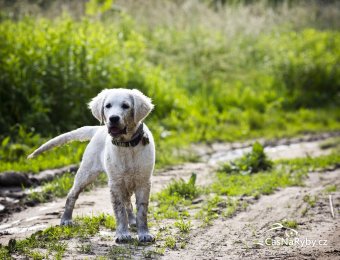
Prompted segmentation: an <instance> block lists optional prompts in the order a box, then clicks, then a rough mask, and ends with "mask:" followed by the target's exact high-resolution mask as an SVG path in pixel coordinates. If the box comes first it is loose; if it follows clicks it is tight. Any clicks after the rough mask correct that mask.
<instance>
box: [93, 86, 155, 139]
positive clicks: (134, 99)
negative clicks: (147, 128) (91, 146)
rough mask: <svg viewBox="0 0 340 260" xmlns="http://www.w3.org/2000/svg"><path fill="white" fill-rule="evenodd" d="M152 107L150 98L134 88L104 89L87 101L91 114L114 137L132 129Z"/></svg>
mask: <svg viewBox="0 0 340 260" xmlns="http://www.w3.org/2000/svg"><path fill="white" fill-rule="evenodd" d="M153 107H154V106H153V104H152V102H151V99H150V98H148V97H146V96H145V95H144V94H143V93H142V92H140V91H139V90H136V89H132V90H130V89H104V90H103V91H102V92H100V93H99V94H98V95H97V96H96V97H94V98H93V99H92V101H91V102H90V103H89V108H90V109H91V111H92V114H93V116H94V117H95V118H97V119H98V120H99V122H101V123H102V124H105V125H106V126H107V128H108V132H109V134H110V135H111V136H112V137H115V138H117V137H120V136H122V135H125V134H128V133H131V132H132V131H134V130H135V128H136V126H137V125H138V124H139V123H140V122H141V121H143V120H144V119H145V118H146V117H147V116H148V114H149V113H150V112H151V110H152V109H153Z"/></svg>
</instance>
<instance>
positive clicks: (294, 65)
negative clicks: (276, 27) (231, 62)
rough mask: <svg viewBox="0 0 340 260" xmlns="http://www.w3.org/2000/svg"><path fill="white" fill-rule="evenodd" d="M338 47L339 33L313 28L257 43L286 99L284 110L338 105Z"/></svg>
mask: <svg viewBox="0 0 340 260" xmlns="http://www.w3.org/2000/svg"><path fill="white" fill-rule="evenodd" d="M339 45H340V34H339V33H338V32H331V31H325V32H320V31H316V30H314V29H307V30H304V31H302V32H288V33H281V34H271V35H268V36H267V37H264V38H263V39H261V40H260V49H262V48H263V54H264V56H263V58H264V59H265V62H266V63H267V64H266V65H267V66H272V67H273V68H274V75H275V78H276V81H275V84H276V85H277V87H279V90H281V91H283V93H282V94H283V95H284V96H285V97H286V100H285V102H284V105H285V107H289V108H290V109H291V108H299V107H324V106H327V105H330V104H332V103H333V104H337V105H339V94H340V68H339V63H340V51H339V47H338V46H339ZM280 87H281V88H280ZM334 102H335V103H334Z"/></svg>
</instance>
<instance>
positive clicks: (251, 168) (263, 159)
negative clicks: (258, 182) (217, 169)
mask: <svg viewBox="0 0 340 260" xmlns="http://www.w3.org/2000/svg"><path fill="white" fill-rule="evenodd" d="M272 166H273V162H272V161H270V160H269V159H268V158H267V155H266V154H265V153H264V148H263V146H262V145H261V144H260V143H258V142H256V143H254V144H253V147H252V150H251V152H249V153H246V154H245V155H244V156H242V157H241V158H240V159H237V160H235V161H233V162H230V163H226V164H224V165H223V167H222V171H223V172H225V173H228V174H232V173H241V174H242V175H248V174H253V173H257V172H259V171H267V170H270V169H271V168H272Z"/></svg>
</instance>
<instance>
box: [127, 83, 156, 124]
mask: <svg viewBox="0 0 340 260" xmlns="http://www.w3.org/2000/svg"><path fill="white" fill-rule="evenodd" d="M131 91H132V96H133V101H134V102H133V103H134V105H133V109H134V121H135V123H138V122H140V121H142V120H144V118H146V117H147V116H148V114H149V113H150V112H151V111H152V109H153V108H154V105H153V104H152V102H151V99H150V98H148V97H147V96H145V95H144V94H143V93H142V92H140V91H139V90H137V89H133V90H131Z"/></svg>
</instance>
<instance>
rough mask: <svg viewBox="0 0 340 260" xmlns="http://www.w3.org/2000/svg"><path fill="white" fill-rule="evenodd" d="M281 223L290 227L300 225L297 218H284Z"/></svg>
mask: <svg viewBox="0 0 340 260" xmlns="http://www.w3.org/2000/svg"><path fill="white" fill-rule="evenodd" d="M281 223H282V225H283V226H284V227H288V228H293V229H296V228H297V227H298V223H297V222H296V220H283V221H282V222H281Z"/></svg>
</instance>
